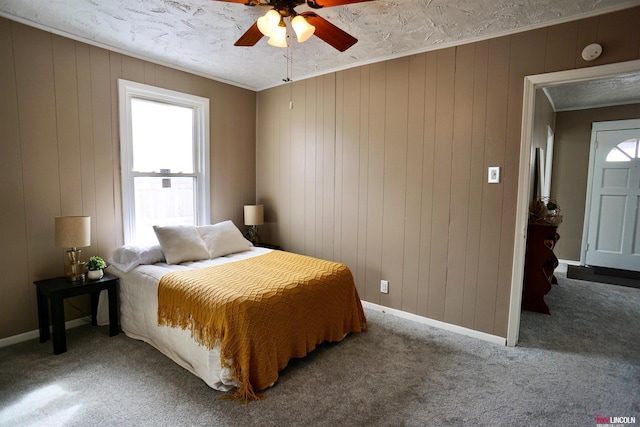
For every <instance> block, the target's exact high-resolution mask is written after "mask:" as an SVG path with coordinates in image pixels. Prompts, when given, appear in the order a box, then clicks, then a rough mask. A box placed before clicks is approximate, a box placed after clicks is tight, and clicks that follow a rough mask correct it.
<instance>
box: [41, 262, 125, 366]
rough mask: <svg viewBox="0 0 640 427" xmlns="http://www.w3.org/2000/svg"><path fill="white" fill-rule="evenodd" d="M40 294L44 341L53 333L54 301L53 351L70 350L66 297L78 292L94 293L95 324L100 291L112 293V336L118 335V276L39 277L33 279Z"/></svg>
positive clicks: (76, 294)
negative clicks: (50, 327) (66, 330)
mask: <svg viewBox="0 0 640 427" xmlns="http://www.w3.org/2000/svg"><path fill="white" fill-rule="evenodd" d="M33 284H34V285H36V288H37V296H38V326H39V328H40V342H45V341H47V340H48V339H49V338H50V335H49V300H51V317H52V323H53V354H60V353H64V352H65V351H67V335H66V332H65V327H64V299H65V298H69V297H75V296H78V295H85V294H91V324H92V325H93V326H95V325H97V320H96V314H97V311H98V298H99V296H100V291H103V290H107V291H108V293H109V336H111V337H112V336H114V335H118V333H119V332H120V327H119V325H118V278H117V277H115V276H111V275H109V274H105V275H104V277H103V278H102V279H98V280H88V279H85V280H82V281H78V282H68V281H67V279H66V278H65V277H57V278H55V279H47V280H38V281H35V282H33Z"/></svg>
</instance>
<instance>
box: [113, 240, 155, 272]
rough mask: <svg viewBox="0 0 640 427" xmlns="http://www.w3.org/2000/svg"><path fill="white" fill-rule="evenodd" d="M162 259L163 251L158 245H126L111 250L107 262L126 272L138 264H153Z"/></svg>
mask: <svg viewBox="0 0 640 427" xmlns="http://www.w3.org/2000/svg"><path fill="white" fill-rule="evenodd" d="M164 260H165V259H164V253H162V248H161V247H160V245H154V246H132V245H127V246H122V247H120V248H118V249H116V250H115V251H113V253H112V254H111V256H110V257H109V259H108V262H109V264H111V265H113V266H115V267H116V268H117V269H118V270H121V271H124V272H125V273H126V272H128V271H131V270H133V269H134V268H136V267H137V266H139V265H145V264H155V263H156V262H163V261H164Z"/></svg>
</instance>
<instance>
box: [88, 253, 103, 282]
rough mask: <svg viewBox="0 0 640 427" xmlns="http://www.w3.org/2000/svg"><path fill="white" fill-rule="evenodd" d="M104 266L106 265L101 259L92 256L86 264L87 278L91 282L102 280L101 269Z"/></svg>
mask: <svg viewBox="0 0 640 427" xmlns="http://www.w3.org/2000/svg"><path fill="white" fill-rule="evenodd" d="M106 266H107V263H106V262H104V260H103V259H102V258H100V257H99V256H92V257H91V258H89V261H88V262H87V270H89V271H87V277H88V278H89V279H91V280H98V279H102V276H103V275H104V273H103V271H102V269H103V268H105V267H106Z"/></svg>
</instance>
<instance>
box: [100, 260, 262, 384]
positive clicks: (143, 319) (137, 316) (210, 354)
mask: <svg viewBox="0 0 640 427" xmlns="http://www.w3.org/2000/svg"><path fill="white" fill-rule="evenodd" d="M270 251H271V249H266V248H252V249H251V250H249V251H246V252H240V253H237V254H233V255H228V256H225V257H220V258H216V259H213V260H206V261H197V262H188V263H184V264H180V265H169V264H165V263H159V264H153V265H141V266H138V267H136V268H134V269H133V270H131V271H129V272H127V273H125V272H123V271H120V270H118V269H117V268H116V267H114V266H110V267H109V268H108V269H107V272H108V273H109V274H112V275H114V276H117V277H118V278H119V279H120V291H119V293H118V302H119V305H120V327H121V328H122V331H123V332H124V333H125V334H126V335H127V336H128V337H131V338H133V339H137V340H141V341H144V342H146V343H148V344H151V345H152V346H154V347H155V348H156V349H158V350H159V351H160V352H161V353H163V354H164V355H165V356H167V357H169V358H170V359H171V360H173V361H174V362H176V363H177V364H178V365H180V366H182V367H183V368H185V369H186V370H188V371H189V372H191V373H193V374H194V375H196V376H198V377H199V378H201V379H202V380H203V381H204V382H205V383H207V385H209V386H210V387H212V388H214V389H216V390H220V391H229V390H231V389H233V388H234V387H236V386H237V383H236V382H235V380H234V379H233V378H232V376H231V371H230V369H228V368H222V367H221V364H220V350H219V348H218V347H217V346H216V347H215V348H214V349H212V350H208V349H207V348H205V347H203V346H200V345H198V344H197V343H196V342H195V340H194V339H193V338H191V332H190V331H189V330H183V329H179V328H170V327H167V326H158V283H159V281H160V277H162V275H164V274H165V273H168V272H171V271H176V270H190V269H196V268H203V267H208V266H211V265H218V264H223V263H227V262H233V261H238V260H241V259H246V258H251V257H253V256H257V255H262V254H265V253H267V252H270ZM108 323H109V315H108V301H107V298H106V295H105V293H104V292H102V294H101V295H100V301H99V304H98V324H100V325H106V324H108Z"/></svg>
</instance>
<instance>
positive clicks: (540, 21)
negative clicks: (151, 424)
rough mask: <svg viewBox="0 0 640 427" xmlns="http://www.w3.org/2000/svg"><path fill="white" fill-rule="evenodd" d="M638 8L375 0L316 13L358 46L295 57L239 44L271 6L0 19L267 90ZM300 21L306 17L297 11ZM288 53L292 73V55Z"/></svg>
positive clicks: (311, 47) (66, 5)
mask: <svg viewBox="0 0 640 427" xmlns="http://www.w3.org/2000/svg"><path fill="white" fill-rule="evenodd" d="M638 4H640V1H638V0H606V1H603V0H373V1H369V2H364V3H355V4H351V5H346V6H336V7H331V8H324V9H320V10H316V13H318V15H321V16H322V17H324V18H325V19H327V20H329V21H330V22H331V23H333V24H335V25H337V26H338V27H340V28H341V29H343V30H345V31H347V32H348V33H350V34H351V35H353V36H355V37H356V38H358V39H359V41H358V43H356V44H355V45H354V46H353V47H351V48H350V49H348V50H346V51H345V52H342V53H340V52H338V51H337V50H335V49H334V48H332V47H331V46H329V45H327V44H326V43H324V42H322V41H321V40H320V39H318V38H317V37H312V38H311V39H310V40H308V41H307V42H305V43H303V44H299V43H298V42H297V41H294V42H293V43H292V47H291V48H290V49H282V48H277V47H273V46H270V45H268V44H267V40H266V38H263V39H262V40H260V41H259V42H258V43H257V44H256V45H255V46H254V47H235V46H233V44H234V42H235V41H236V40H237V39H238V38H239V37H240V36H241V35H242V34H243V33H244V32H245V31H246V30H247V29H248V28H249V27H250V26H251V25H252V24H253V23H254V22H255V20H256V19H257V18H258V17H259V16H261V15H263V14H264V13H265V12H266V11H267V10H268V9H267V8H265V7H247V6H244V5H242V4H237V3H227V2H221V1H215V0H0V15H1V16H4V17H7V18H10V19H14V20H17V21H19V22H23V23H25V24H29V25H34V26H37V27H39V28H43V29H46V30H49V31H53V32H55V33H57V34H61V35H64V36H66V37H71V38H73V39H76V40H80V41H84V42H87V43H90V44H94V45H97V46H101V47H106V48H109V49H111V50H115V51H117V52H121V53H125V54H129V55H132V56H136V57H139V58H142V59H147V60H150V61H153V62H157V63H161V64H164V65H168V66H172V67H175V68H179V69H183V70H187V71H190V72H193V73H196V74H199V75H202V76H205V77H209V78H213V79H215V80H220V81H224V82H228V83H231V84H234V85H237V86H241V87H246V88H250V89H254V90H261V89H265V88H268V87H272V86H276V85H278V84H281V83H282V81H283V79H284V78H287V77H291V78H292V79H293V80H296V79H302V78H306V77H311V76H316V75H320V74H324V73H327V72H331V71H336V70H340V69H345V68H349V67H352V66H356V65H363V64H367V63H372V62H376V61H380V60H384V59H389V58H394V57H399V56H405V55H409V54H413V53H419V52H425V51H428V50H433V49H436V48H440V47H443V46H450V45H454V44H460V43H464V42H469V41H472V40H478V39H485V38H489V37H493V36H496V35H501V34H507V33H510V32H514V31H519V30H524V29H528V28H534V27H539V26H542V25H549V24H553V23H558V22H564V21H569V20H574V19H579V18H583V17H586V16H592V15H595V14H601V13H605V12H609V11H612V10H619V9H622V8H626V7H631V6H635V5H638ZM296 10H297V11H298V12H301V11H304V10H309V8H308V7H307V6H306V5H302V6H299V7H298V8H297V9H296ZM288 51H290V53H291V64H292V67H291V72H290V73H289V71H288V61H287V52H288Z"/></svg>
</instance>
